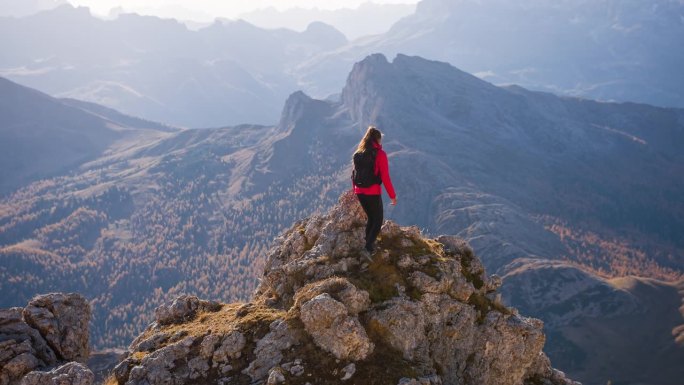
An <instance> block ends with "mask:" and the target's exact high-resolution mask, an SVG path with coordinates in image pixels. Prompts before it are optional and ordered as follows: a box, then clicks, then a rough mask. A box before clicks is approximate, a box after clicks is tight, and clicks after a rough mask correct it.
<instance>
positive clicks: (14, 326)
mask: <svg viewBox="0 0 684 385" xmlns="http://www.w3.org/2000/svg"><path fill="white" fill-rule="evenodd" d="M89 320H90V306H89V305H88V302H87V301H86V300H85V298H83V297H82V296H80V295H78V294H61V293H54V294H47V295H41V296H38V297H35V298H34V299H32V300H31V301H30V302H29V304H28V306H26V308H19V307H15V308H10V309H1V310H0V385H13V384H17V383H19V382H20V381H22V379H23V378H24V376H26V375H27V374H28V373H34V374H32V377H31V381H33V382H36V381H37V382H41V381H43V380H45V381H48V380H47V378H50V379H53V378H54V379H56V380H54V381H58V382H59V383H60V384H70V383H71V382H70V381H72V380H74V381H79V384H81V383H83V382H82V381H85V380H84V379H85V377H83V376H81V375H80V374H79V375H77V374H78V373H80V372H79V371H78V370H77V369H73V370H72V369H70V368H72V366H68V367H66V368H65V369H62V371H59V372H54V373H53V372H49V373H51V374H45V373H44V372H34V371H37V370H43V369H46V368H52V367H55V366H56V365H60V364H65V363H67V362H69V361H79V362H85V360H86V359H87V358H88V352H89V349H88V322H89ZM86 370H87V369H86ZM67 372H68V373H67ZM77 372H78V373H77ZM40 373H43V374H40ZM69 373H72V374H73V375H71V374H69ZM90 375H92V372H91V373H90ZM50 376H52V377H50ZM86 377H87V376H86ZM90 382H91V383H92V379H91V381H90Z"/></svg>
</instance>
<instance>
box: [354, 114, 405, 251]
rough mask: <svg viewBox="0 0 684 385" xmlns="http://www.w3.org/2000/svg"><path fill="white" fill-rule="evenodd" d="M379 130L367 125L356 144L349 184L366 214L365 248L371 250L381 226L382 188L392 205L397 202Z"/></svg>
mask: <svg viewBox="0 0 684 385" xmlns="http://www.w3.org/2000/svg"><path fill="white" fill-rule="evenodd" d="M381 142H382V133H381V132H380V130H378V129H377V128H375V127H374V126H370V127H368V130H367V131H366V135H364V136H363V139H361V142H359V146H358V148H357V149H356V152H355V153H354V171H353V172H352V184H353V185H354V193H355V194H356V196H357V197H358V198H359V202H360V203H361V207H363V211H364V212H365V213H366V216H367V217H368V222H367V223H366V250H368V252H371V253H372V252H373V245H374V243H375V240H376V238H377V237H378V234H380V228H381V227H382V220H383V208H382V197H381V194H382V189H381V187H380V185H381V184H384V185H385V190H386V191H387V194H388V195H389V197H390V199H392V205H396V204H397V196H396V194H395V193H394V187H393V186H392V180H391V179H390V175H389V164H388V162H387V154H386V153H385V151H383V150H382V145H381Z"/></svg>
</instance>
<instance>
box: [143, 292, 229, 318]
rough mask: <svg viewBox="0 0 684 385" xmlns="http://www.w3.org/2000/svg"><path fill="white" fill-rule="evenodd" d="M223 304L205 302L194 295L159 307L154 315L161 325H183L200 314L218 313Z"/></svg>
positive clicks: (182, 297) (181, 297)
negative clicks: (205, 312) (207, 312)
mask: <svg viewBox="0 0 684 385" xmlns="http://www.w3.org/2000/svg"><path fill="white" fill-rule="evenodd" d="M220 308H221V304H219V303H218V302H214V301H204V300H201V299H199V298H197V297H195V296H194V295H182V296H180V297H178V298H176V299H174V300H173V301H172V302H171V303H167V304H164V305H161V306H159V307H158V308H157V309H156V310H155V311H154V315H155V318H156V320H157V322H158V323H159V324H160V325H167V324H173V323H182V322H183V321H187V320H189V319H191V318H192V317H194V316H195V315H196V314H197V313H199V312H204V311H212V312H213V311H218V310H219V309H220Z"/></svg>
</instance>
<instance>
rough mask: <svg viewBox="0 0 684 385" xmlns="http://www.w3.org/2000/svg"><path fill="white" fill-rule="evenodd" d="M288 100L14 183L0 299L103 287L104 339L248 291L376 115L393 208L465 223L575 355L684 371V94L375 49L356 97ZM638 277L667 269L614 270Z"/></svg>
mask: <svg viewBox="0 0 684 385" xmlns="http://www.w3.org/2000/svg"><path fill="white" fill-rule="evenodd" d="M282 111H283V112H282V114H281V118H280V122H279V123H278V124H277V125H276V126H273V127H269V126H236V127H225V128H219V129H206V130H184V131H181V132H178V133H161V134H160V135H162V134H163V135H162V136H157V137H154V138H151V139H149V140H143V141H139V142H138V144H137V146H135V147H128V148H126V149H125V150H121V151H111V152H109V153H108V154H107V155H106V156H104V157H102V158H99V159H97V160H95V161H91V162H89V163H87V164H85V165H83V166H81V167H80V168H79V170H78V171H77V172H74V173H73V174H72V175H70V176H67V177H60V178H54V179H50V180H47V181H42V182H39V183H34V184H31V185H29V186H27V187H25V188H22V189H21V190H19V191H18V192H16V193H15V194H13V195H12V196H11V197H9V198H6V199H4V200H2V201H1V202H0V204H1V205H2V206H0V207H2V208H3V210H2V211H0V226H1V227H0V261H2V262H1V264H2V267H3V269H2V270H0V285H2V286H0V290H1V291H2V292H3V293H9V295H8V296H3V298H2V299H0V301H4V302H0V307H7V306H12V305H15V304H21V303H22V302H25V299H26V298H27V297H30V296H31V295H33V294H35V293H40V292H45V291H46V288H51V289H50V290H69V291H79V292H82V293H86V294H88V297H89V298H92V303H93V317H94V326H93V333H94V334H93V341H94V343H95V344H96V345H97V346H98V347H103V346H121V345H123V344H125V343H128V342H129V341H130V338H131V337H132V336H133V335H135V334H136V333H138V332H139V331H140V330H142V329H143V327H144V326H145V325H146V324H147V323H148V322H149V321H151V318H150V314H151V313H152V312H151V310H152V309H153V308H154V307H155V306H157V305H158V304H159V303H160V302H161V301H163V300H166V299H171V298H174V297H175V296H176V295H178V294H180V293H192V294H197V295H199V296H201V297H203V298H208V299H220V300H224V301H226V300H227V301H232V300H236V299H245V298H247V297H248V296H249V295H250V294H251V293H252V292H253V290H254V288H255V287H256V285H257V272H258V271H261V268H262V266H263V265H262V264H263V262H264V260H263V256H264V255H265V250H266V249H267V247H268V245H269V242H270V239H271V238H272V237H273V236H274V235H276V234H277V233H278V232H279V231H281V230H282V229H283V228H284V227H285V226H289V225H290V224H291V223H292V220H293V218H299V217H302V216H305V215H308V214H311V213H313V212H316V211H318V212H322V211H323V210H326V209H327V208H329V207H330V206H331V205H332V204H333V203H334V202H335V200H336V199H337V197H338V196H339V195H340V193H342V192H343V191H344V190H346V189H348V188H349V187H350V180H349V175H350V159H351V154H352V152H353V149H354V147H355V145H356V143H358V140H359V138H360V136H361V134H362V132H363V131H364V128H365V127H366V126H367V125H368V124H371V123H373V124H377V125H378V126H379V127H380V128H381V129H382V130H383V132H384V133H385V134H386V136H385V139H384V142H383V145H384V148H385V150H386V151H387V152H388V154H389V159H390V172H391V174H392V177H393V180H394V184H395V187H396V188H397V193H398V197H399V205H397V206H396V207H395V208H388V209H387V211H386V216H387V218H390V219H392V220H393V221H396V222H399V223H403V224H407V223H411V224H418V226H419V227H422V228H423V229H424V230H425V232H426V233H429V234H434V235H437V234H440V233H442V234H444V233H446V234H456V235H458V236H460V237H462V238H465V239H467V240H468V241H469V242H470V243H471V244H472V246H473V247H474V249H475V251H476V252H477V253H478V254H479V255H482V256H483V263H484V264H485V266H486V268H487V271H488V272H489V273H497V274H499V275H501V276H503V277H504V286H503V291H502V293H503V294H504V297H505V298H506V300H507V301H509V303H510V304H511V305H514V306H518V307H520V308H521V309H525V311H526V312H528V313H531V314H533V315H535V316H537V317H539V318H541V319H542V320H544V321H546V325H547V334H548V336H549V338H548V342H547V344H548V345H547V346H549V349H548V352H549V355H550V357H551V359H552V360H553V362H555V363H557V364H556V365H558V366H559V368H560V369H563V370H566V371H567V372H568V373H569V375H570V376H571V377H573V378H577V379H579V380H587V381H588V382H589V383H591V382H592V381H597V382H600V383H606V382H607V381H608V380H615V381H617V380H618V379H620V380H622V379H623V377H621V376H622V374H620V371H621V370H623V369H624V368H626V367H627V366H628V365H630V363H631V362H635V361H638V362H642V363H644V367H645V366H646V365H648V368H646V369H643V370H641V371H640V372H639V373H634V372H632V371H630V372H629V373H634V375H633V377H631V378H629V381H631V383H638V382H639V381H641V382H647V383H648V382H649V381H650V380H651V379H656V378H657V379H658V381H659V382H658V383H660V384H673V385H674V384H677V383H678V381H680V379H681V376H682V375H684V373H682V372H681V370H682V367H681V366H674V367H672V365H670V361H667V360H670V359H672V360H673V362H674V361H676V360H679V361H681V360H682V359H684V357H682V356H681V354H682V353H681V352H682V351H681V349H679V350H678V349H676V348H675V347H676V345H675V337H674V336H673V335H672V330H673V329H675V328H677V327H678V325H681V324H682V320H681V318H678V313H677V312H678V309H677V307H678V306H679V305H678V302H677V299H678V298H681V297H680V294H678V293H677V287H676V286H675V284H673V283H667V282H665V281H668V282H678V281H680V282H681V280H682V276H683V273H684V252H683V251H682V250H683V248H684V245H682V243H681V242H682V241H681V238H680V237H678V234H681V233H682V230H683V229H684V222H682V221H683V219H682V218H684V215H683V214H684V212H683V210H684V206H682V204H681V199H680V197H681V196H683V195H684V181H682V180H681V178H679V177H678V176H679V175H681V171H682V170H683V169H684V156H683V155H682V153H681V151H679V149H680V148H681V147H682V144H683V143H684V110H682V109H672V108H659V107H652V106H648V105H643V104H633V103H624V104H616V103H601V102H595V101H591V100H582V99H574V98H565V97H558V96H554V95H551V94H546V93H539V92H531V91H528V90H525V89H523V88H520V87H506V88H501V87H495V86H493V85H491V84H489V83H486V82H484V81H482V80H480V79H478V78H476V77H474V76H472V75H470V74H468V73H465V72H463V71H460V70H458V69H456V68H454V67H452V66H450V65H449V64H446V63H441V62H435V61H429V60H425V59H422V58H419V57H409V56H405V55H399V56H397V57H396V58H395V59H394V60H393V61H392V62H389V61H388V60H387V59H386V58H385V57H384V56H382V55H372V56H369V57H367V58H366V59H364V60H363V61H361V62H359V63H357V64H355V65H354V68H353V70H352V72H351V73H350V74H349V76H348V79H347V85H346V87H345V88H344V90H343V92H342V93H341V94H340V96H339V98H331V99H328V100H316V99H313V98H310V97H309V96H307V95H306V94H304V93H302V92H297V93H294V94H292V95H291V96H290V97H289V98H288V100H287V102H286V103H285V106H284V108H283V110H282ZM157 132H158V131H157ZM629 275H640V276H642V277H648V278H649V279H642V278H639V279H636V278H635V279H632V278H622V280H619V279H618V280H615V279H613V278H614V277H625V276H629ZM545 279H548V281H545ZM650 288H653V290H651V289H650ZM554 295H558V296H559V297H558V299H556V298H555V297H554ZM553 301H557V302H558V306H557V307H554V306H551V305H550V302H553ZM15 302H16V303H15ZM679 304H681V303H679ZM653 314H657V316H655V317H651V315H653ZM647 322H648V324H646V323H647ZM636 324H639V325H641V326H643V327H641V328H638V327H634V325H636ZM578 325H580V326H578ZM680 329H681V327H679V328H677V329H676V330H680ZM611 330H620V331H621V333H629V334H630V335H629V336H628V338H625V335H623V334H614V333H613V332H612V331H611ZM598 341H600V342H601V344H602V346H601V349H598V348H597V346H596V343H597V342H598ZM659 349H660V350H659ZM608 351H619V352H620V355H619V360H618V361H615V362H614V361H611V359H610V358H607V357H606V355H605V352H608ZM654 352H661V353H662V352H665V353H662V354H665V356H666V357H667V360H665V359H663V361H662V362H661V361H658V360H659V358H658V357H663V356H662V355H660V354H661V353H657V354H656V353H654ZM669 352H672V354H669ZM644 360H646V361H644ZM664 368H667V370H665V369H664ZM630 370H631V369H630ZM630 375H631V374H630ZM629 381H626V382H629Z"/></svg>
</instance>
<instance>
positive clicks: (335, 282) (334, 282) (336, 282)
mask: <svg viewBox="0 0 684 385" xmlns="http://www.w3.org/2000/svg"><path fill="white" fill-rule="evenodd" d="M323 293H327V294H329V295H330V296H331V297H332V298H334V299H336V300H337V301H339V302H341V303H343V304H344V306H345V307H346V308H347V312H348V313H349V314H351V315H357V314H359V313H361V312H363V311H366V310H368V306H370V297H369V296H368V292H367V291H364V290H360V289H358V288H357V287H356V286H354V285H353V284H352V283H351V282H349V280H347V279H345V278H328V279H325V280H323V281H319V282H315V283H313V284H310V285H307V286H305V287H303V288H302V289H301V290H299V291H298V292H297V294H296V295H295V305H294V308H299V307H301V304H302V303H304V302H307V301H309V300H311V299H312V298H314V297H316V296H318V295H320V294H323Z"/></svg>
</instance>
